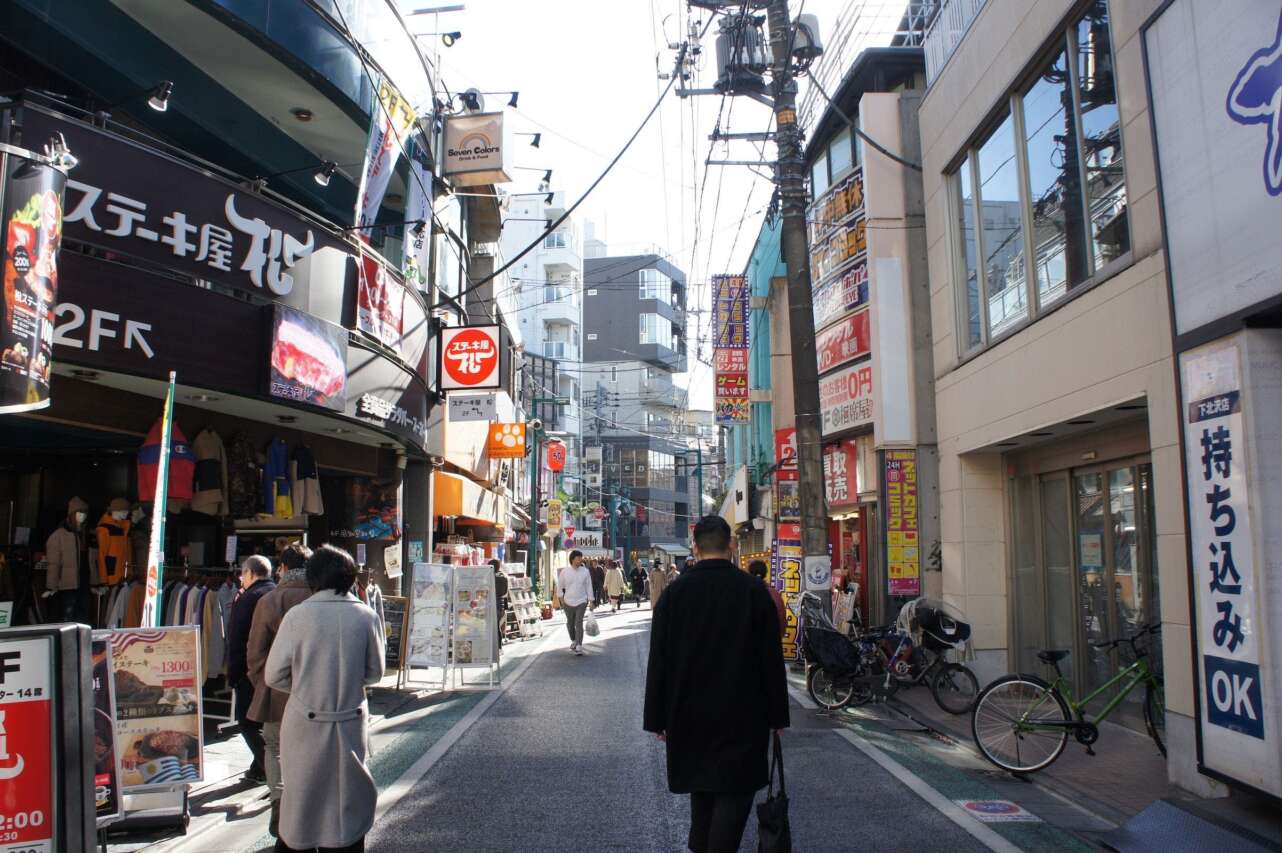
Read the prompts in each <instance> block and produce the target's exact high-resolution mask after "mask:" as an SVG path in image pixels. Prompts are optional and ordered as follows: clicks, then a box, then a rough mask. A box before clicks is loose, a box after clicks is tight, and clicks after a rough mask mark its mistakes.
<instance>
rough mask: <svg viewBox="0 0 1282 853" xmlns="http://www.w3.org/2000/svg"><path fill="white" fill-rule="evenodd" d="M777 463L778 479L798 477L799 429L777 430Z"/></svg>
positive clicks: (776, 473) (776, 472)
mask: <svg viewBox="0 0 1282 853" xmlns="http://www.w3.org/2000/svg"><path fill="white" fill-rule="evenodd" d="M775 465H776V468H775V476H776V478H777V479H780V480H795V479H797V430H796V429H795V428H793V427H785V428H783V429H777V430H775ZM785 538H786V537H785Z"/></svg>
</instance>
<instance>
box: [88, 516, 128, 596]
mask: <svg viewBox="0 0 1282 853" xmlns="http://www.w3.org/2000/svg"><path fill="white" fill-rule="evenodd" d="M131 526H132V523H131V522H130V521H129V519H127V518H126V519H125V520H124V521H117V520H116V519H114V518H112V517H111V513H109V512H105V513H103V515H102V518H100V519H98V526H97V528H95V529H94V534H95V536H96V537H97V540H98V580H97V582H98V583H100V584H106V585H108V586H115V585H116V584H118V583H122V582H124V579H125V563H127V562H128V561H129V528H130V527H131Z"/></svg>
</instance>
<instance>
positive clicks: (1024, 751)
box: [970, 623, 1166, 773]
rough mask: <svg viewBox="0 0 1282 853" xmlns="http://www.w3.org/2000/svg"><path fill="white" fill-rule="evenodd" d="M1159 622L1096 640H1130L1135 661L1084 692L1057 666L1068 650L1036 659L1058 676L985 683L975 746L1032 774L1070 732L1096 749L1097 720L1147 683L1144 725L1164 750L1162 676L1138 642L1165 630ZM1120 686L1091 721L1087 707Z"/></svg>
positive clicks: (975, 719) (1111, 644)
mask: <svg viewBox="0 0 1282 853" xmlns="http://www.w3.org/2000/svg"><path fill="white" fill-rule="evenodd" d="M1161 629H1162V626H1161V623H1156V624H1153V625H1145V626H1144V627H1143V628H1141V629H1140V630H1139V632H1138V633H1136V634H1135V635H1134V636H1132V637H1124V638H1122V639H1117V640H1108V641H1106V642H1103V643H1094V644H1093V645H1094V647H1095V648H1097V649H1102V648H1108V649H1113V648H1116V647H1117V646H1119V645H1121V644H1122V643H1128V644H1129V645H1130V647H1131V649H1132V651H1134V652H1135V663H1133V664H1131V665H1130V666H1128V667H1126V668H1125V669H1123V670H1122V671H1121V672H1119V673H1118V674H1117V675H1115V676H1113V677H1112V678H1111V679H1109V680H1108V681H1107V682H1106V683H1104V684H1102V685H1100V686H1099V687H1098V688H1097V689H1095V690H1093V691H1092V692H1091V693H1089V694H1087V695H1086V696H1084V697H1082V700H1081V701H1080V702H1078V701H1075V700H1074V699H1073V692H1072V688H1071V687H1070V686H1069V683H1068V679H1067V678H1065V677H1064V674H1063V673H1062V672H1060V670H1059V662H1060V661H1061V660H1063V659H1064V658H1065V657H1067V656H1068V652H1067V651H1063V650H1059V649H1048V650H1046V651H1042V652H1038V653H1037V658H1038V660H1040V661H1042V662H1043V663H1045V664H1047V665H1048V666H1050V667H1053V668H1054V670H1055V680H1054V681H1053V682H1051V683H1049V684H1048V683H1047V682H1046V681H1045V680H1044V679H1041V678H1038V677H1037V676H1035V675H1004V676H1002V677H1001V678H999V679H997V680H996V681H994V682H993V683H992V684H990V685H988V686H987V687H985V688H984V690H983V691H982V692H981V693H980V694H979V698H978V699H976V700H975V710H974V711H973V712H972V714H971V718H970V729H971V734H973V735H974V737H975V745H976V746H978V747H979V751H980V752H982V753H983V754H984V757H985V758H987V759H988V760H989V761H991V762H992V763H993V764H996V765H997V766H998V767H1000V768H1002V769H1003V770H1009V771H1010V772H1012V773H1032V772H1034V771H1036V770H1041V769H1042V768H1044V767H1047V766H1049V765H1050V764H1051V763H1052V762H1053V761H1055V759H1057V758H1059V756H1060V754H1061V753H1062V752H1063V751H1064V745H1065V744H1067V743H1068V736H1069V734H1070V733H1071V734H1072V735H1073V737H1074V738H1075V739H1076V740H1077V742H1078V743H1080V744H1082V745H1083V746H1085V747H1086V751H1087V753H1089V754H1090V755H1094V754H1095V750H1094V749H1092V744H1094V743H1095V741H1097V740H1099V723H1100V722H1101V721H1103V720H1104V719H1106V718H1107V717H1108V715H1109V714H1111V713H1113V711H1115V710H1116V709H1117V707H1118V706H1119V705H1121V704H1122V701H1123V700H1124V699H1125V698H1126V697H1127V696H1128V695H1129V694H1130V692H1131V691H1132V690H1134V689H1135V688H1136V687H1138V686H1140V685H1141V684H1143V685H1144V725H1145V727H1146V728H1147V729H1148V733H1149V737H1151V738H1153V742H1154V743H1156V744H1157V748H1158V750H1159V751H1160V752H1161V753H1162V755H1166V744H1165V741H1164V735H1165V732H1166V703H1165V701H1164V695H1163V692H1162V678H1161V676H1159V675H1157V674H1156V673H1154V672H1153V670H1152V669H1150V668H1149V664H1148V653H1147V650H1145V649H1144V648H1142V647H1140V646H1139V645H1137V644H1136V641H1137V640H1139V639H1140V638H1142V637H1144V636H1147V635H1156V634H1157V633H1158V632H1159V631H1161ZM1118 685H1122V686H1121V688H1120V689H1119V690H1118V693H1117V695H1116V696H1114V697H1113V698H1112V700H1110V701H1109V703H1108V704H1107V705H1105V706H1104V707H1103V708H1102V709H1101V710H1100V712H1099V713H1098V714H1097V715H1095V718H1094V719H1091V720H1088V719H1087V718H1086V715H1085V713H1084V711H1085V708H1086V706H1087V705H1089V704H1090V703H1091V702H1092V701H1094V700H1095V699H1097V698H1098V697H1100V696H1101V695H1103V694H1105V693H1107V692H1108V691H1109V690H1111V689H1113V688H1115V687H1117V686H1118Z"/></svg>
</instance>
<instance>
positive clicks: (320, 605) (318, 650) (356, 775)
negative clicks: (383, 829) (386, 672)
mask: <svg viewBox="0 0 1282 853" xmlns="http://www.w3.org/2000/svg"><path fill="white" fill-rule="evenodd" d="M356 571H357V570H356V562H355V561H354V560H353V559H352V557H351V555H350V554H348V553H347V552H346V551H342V550H340V549H338V548H335V547H333V546H331V545H322V546H321V547H320V548H318V549H317V550H316V553H314V554H313V555H312V557H311V559H310V560H308V561H307V583H308V585H309V586H310V587H311V589H312V590H313V591H314V594H313V595H312V597H311V598H309V599H307V600H306V601H304V602H303V603H302V604H299V605H296V606H295V607H294V608H293V609H292V610H290V611H289V612H288V613H286V614H285V617H284V619H282V620H281V623H280V633H278V634H277V635H276V641H275V642H274V643H273V644H272V650H271V653H270V654H268V656H267V668H266V670H265V671H264V675H263V678H264V681H265V682H266V683H267V686H268V687H272V688H274V689H276V690H280V691H283V692H285V693H288V694H289V701H288V702H287V703H286V705H285V718H284V720H283V721H282V723H281V731H280V746H281V770H282V772H283V774H284V784H285V788H284V792H283V796H282V798H281V807H280V835H279V836H278V837H277V839H276V851H277V853H289V851H293V850H312V849H317V848H319V849H323V850H344V851H362V850H364V849H365V835H366V833H368V832H369V830H370V827H371V826H373V825H374V809H375V807H376V806H377V805H378V788H377V787H376V786H375V784H374V777H373V776H371V775H370V772H369V767H367V766H366V763H365V760H366V752H367V751H368V748H369V703H368V702H367V701H366V698H365V688H366V687H368V686H370V685H372V684H377V683H378V681H379V679H381V678H382V677H383V661H384V655H385V652H386V649H385V646H384V640H383V628H382V625H381V623H380V622H379V619H378V614H376V613H375V612H374V611H373V610H372V609H370V607H369V606H368V605H366V604H363V603H362V602H361V601H360V599H358V598H357V597H356V596H355V595H353V594H352V586H353V584H355V583H356Z"/></svg>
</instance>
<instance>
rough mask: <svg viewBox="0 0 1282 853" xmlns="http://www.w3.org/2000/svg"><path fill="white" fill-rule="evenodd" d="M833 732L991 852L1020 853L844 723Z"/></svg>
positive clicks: (803, 698) (807, 704)
mask: <svg viewBox="0 0 1282 853" xmlns="http://www.w3.org/2000/svg"><path fill="white" fill-rule="evenodd" d="M788 692H789V693H791V694H792V698H793V699H796V700H797V702H798V703H799V704H800V705H801V706H802V707H803V708H809V709H810V710H818V708H819V706H818V705H816V704H815V703H814V702H813V701H811V699H810V697H809V696H807V695H806V694H805V693H803V692H801V691H800V690H798V689H797V688H796V687H793V686H792V685H789V686H788ZM835 731H836V733H837V734H838V735H839V736H840V737H842V738H844V739H845V740H846V741H848V742H849V743H850V745H851V746H853V747H854V748H855V749H857V750H859V751H860V752H862V753H863V754H864V755H866V756H868V757H869V758H871V759H872V760H873V761H875V762H876V763H877V764H878V765H879V766H880V767H881V768H882V769H883V770H885V771H886V772H887V773H889V774H890V775H891V776H894V777H895V778H896V779H898V780H899V781H900V782H902V783H903V784H904V787H906V788H908V790H910V791H912V792H913V793H914V794H916V795H917V796H919V797H921V798H922V799H923V800H925V801H926V802H927V803H929V804H930V805H931V806H933V807H934V808H935V810H936V811H938V812H939V813H940V814H942V815H943V816H944V817H946V818H948V819H949V820H951V821H952V822H953V823H955V824H957V825H958V826H960V827H961V828H962V829H964V830H966V832H968V833H969V834H970V835H972V836H974V838H975V840H977V841H979V842H980V843H981V844H983V845H984V846H985V847H987V848H988V849H989V850H992V851H994V853H1020V849H1019V848H1018V847H1016V846H1015V845H1014V844H1012V843H1010V842H1009V841H1007V840H1006V839H1005V838H1002V837H1001V836H1000V835H998V834H997V833H996V832H994V831H993V830H991V829H989V828H988V827H986V826H984V825H983V824H982V823H980V822H979V821H977V820H975V819H974V818H973V817H970V816H969V815H967V814H966V812H964V811H963V810H962V808H961V806H959V805H957V804H956V803H954V802H953V801H952V800H950V799H948V798H947V797H945V796H944V795H943V794H941V793H939V792H938V791H936V790H935V789H934V788H932V787H930V786H929V785H927V784H926V780H924V779H922V778H921V777H920V776H917V775H916V774H914V773H913V772H912V771H911V770H909V769H908V768H907V767H905V766H904V765H902V764H900V763H899V762H898V761H896V760H895V759H893V758H891V757H890V756H889V755H887V754H886V753H885V752H884V751H883V750H881V749H878V748H877V747H876V746H873V745H872V744H871V743H868V742H867V741H866V740H864V739H863V738H861V737H860V736H859V735H857V734H855V733H854V732H852V731H851V730H850V729H848V728H846V727H845V726H840V725H839V726H838V727H837V728H836V730H835Z"/></svg>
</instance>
